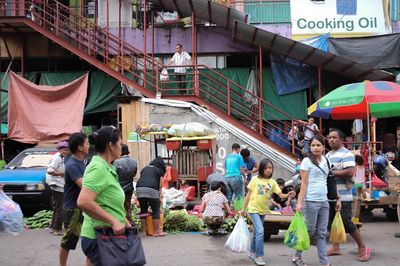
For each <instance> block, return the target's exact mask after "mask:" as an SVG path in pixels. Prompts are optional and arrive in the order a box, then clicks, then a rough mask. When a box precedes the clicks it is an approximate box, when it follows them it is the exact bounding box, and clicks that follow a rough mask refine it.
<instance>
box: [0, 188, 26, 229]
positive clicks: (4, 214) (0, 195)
mask: <svg viewBox="0 0 400 266" xmlns="http://www.w3.org/2000/svg"><path fill="white" fill-rule="evenodd" d="M23 218H24V216H23V214H22V211H21V208H20V207H19V205H18V204H17V203H15V202H14V201H12V200H11V199H10V198H9V197H7V195H6V194H5V193H4V192H3V191H2V190H0V228H2V230H5V231H6V232H8V233H11V234H13V235H17V234H19V233H21V232H22V231H23V230H24V221H23Z"/></svg>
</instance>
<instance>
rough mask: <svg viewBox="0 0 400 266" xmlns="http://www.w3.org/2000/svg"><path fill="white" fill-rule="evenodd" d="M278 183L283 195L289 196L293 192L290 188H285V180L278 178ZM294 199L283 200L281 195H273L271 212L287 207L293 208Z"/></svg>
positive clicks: (290, 197)
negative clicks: (292, 201)
mask: <svg viewBox="0 0 400 266" xmlns="http://www.w3.org/2000/svg"><path fill="white" fill-rule="evenodd" d="M276 183H277V184H278V186H279V188H280V189H281V191H282V193H283V194H287V193H288V192H290V191H291V190H290V189H289V188H288V187H285V180H283V178H277V179H276ZM292 198H293V197H292V196H289V197H288V198H287V199H281V198H280V197H279V195H277V194H276V193H273V194H272V198H271V210H276V209H277V210H281V209H283V208H285V207H286V206H291V200H292Z"/></svg>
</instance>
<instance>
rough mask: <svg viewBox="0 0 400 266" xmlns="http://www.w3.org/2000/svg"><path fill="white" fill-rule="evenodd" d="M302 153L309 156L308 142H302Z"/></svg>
mask: <svg viewBox="0 0 400 266" xmlns="http://www.w3.org/2000/svg"><path fill="white" fill-rule="evenodd" d="M303 151H304V153H305V154H309V153H310V140H304V147H303Z"/></svg>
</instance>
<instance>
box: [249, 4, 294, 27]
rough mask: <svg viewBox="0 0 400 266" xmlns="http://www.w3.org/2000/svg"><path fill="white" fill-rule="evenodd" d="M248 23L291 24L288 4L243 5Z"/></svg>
mask: <svg viewBox="0 0 400 266" xmlns="http://www.w3.org/2000/svg"><path fill="white" fill-rule="evenodd" d="M244 11H245V12H246V13H247V14H248V15H249V19H250V23H291V21H290V2H289V1H287V2H280V1H279V2H258V3H257V2H250V3H244Z"/></svg>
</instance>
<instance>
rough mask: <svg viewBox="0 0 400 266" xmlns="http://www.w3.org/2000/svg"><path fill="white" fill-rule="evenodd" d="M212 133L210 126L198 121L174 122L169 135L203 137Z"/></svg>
mask: <svg viewBox="0 0 400 266" xmlns="http://www.w3.org/2000/svg"><path fill="white" fill-rule="evenodd" d="M211 134H212V130H211V129H210V128H208V127H207V126H205V125H203V124H200V123H197V122H189V123H185V124H174V125H172V126H171V127H170V128H169V130H168V135H170V136H175V137H201V136H208V135H211Z"/></svg>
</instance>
